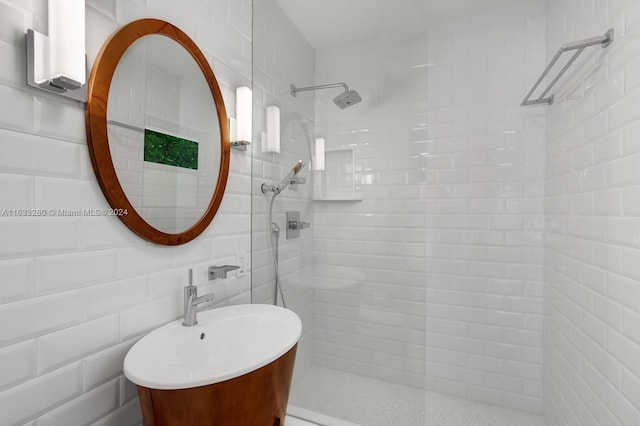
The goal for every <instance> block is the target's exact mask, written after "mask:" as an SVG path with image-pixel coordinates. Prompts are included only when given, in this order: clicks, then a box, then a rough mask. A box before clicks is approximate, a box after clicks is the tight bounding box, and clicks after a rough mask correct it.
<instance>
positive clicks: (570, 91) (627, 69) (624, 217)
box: [544, 0, 640, 426]
mask: <svg viewBox="0 0 640 426" xmlns="http://www.w3.org/2000/svg"><path fill="white" fill-rule="evenodd" d="M638 6H639V3H638V2H637V1H635V0H622V1H613V0H601V1H594V2H583V1H577V0H565V1H562V2H554V1H549V2H547V14H546V19H547V57H548V58H550V55H553V54H554V53H555V52H556V51H557V49H558V48H559V46H560V45H562V44H564V43H567V42H570V41H575V40H580V39H583V38H588V37H594V36H599V35H602V34H604V32H605V31H606V30H607V29H609V28H614V30H615V41H614V42H613V44H611V46H610V47H608V48H607V49H600V48H591V49H590V50H587V51H585V52H584V53H583V57H582V58H580V59H579V61H578V62H577V63H576V64H575V65H574V70H573V71H570V72H569V74H568V76H567V77H565V78H564V79H563V80H562V81H561V82H560V83H559V86H558V88H557V90H556V91H557V100H556V102H555V104H554V105H552V106H550V107H548V108H547V111H546V117H547V137H546V190H547V191H546V192H547V195H546V206H545V210H546V211H545V214H546V231H545V237H546V238H545V283H546V287H545V318H546V320H545V324H544V395H545V397H544V402H545V404H544V406H545V412H546V414H547V417H548V421H549V424H553V425H558V426H564V425H566V426H569V425H571V426H573V425H577V424H581V425H596V424H597V425H637V424H640V394H639V393H638V389H640V388H639V384H640V339H639V336H638V330H639V329H640V328H639V327H640V324H638V318H639V315H640V284H639V282H638V280H639V279H640V273H639V271H640V269H639V266H638V265H640V234H639V230H640V228H639V227H640V220H639V219H638V212H639V209H638V205H639V201H638V200H640V197H639V196H640V190H639V188H640V174H639V170H640V166H639V164H640V163H639V161H640V156H639V155H638V149H639V148H640V145H639V144H638V141H639V140H640V139H639V138H638V136H639V134H638V129H639V126H638V125H639V124H640V112H639V111H640V90H639V87H638V75H639V74H638V71H639V70H638V65H639V64H640V59H639V57H638V53H637V52H638V49H639V48H640V41H639V38H638V36H639V35H640V25H639V24H640V8H639V7H638ZM577 11H579V13H576V12H577Z"/></svg>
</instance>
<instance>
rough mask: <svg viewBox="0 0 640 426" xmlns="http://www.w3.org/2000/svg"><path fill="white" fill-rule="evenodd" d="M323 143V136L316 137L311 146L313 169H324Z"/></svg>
mask: <svg viewBox="0 0 640 426" xmlns="http://www.w3.org/2000/svg"><path fill="white" fill-rule="evenodd" d="M324 144H325V142H324V138H316V143H315V146H314V147H313V154H314V161H313V170H317V171H324Z"/></svg>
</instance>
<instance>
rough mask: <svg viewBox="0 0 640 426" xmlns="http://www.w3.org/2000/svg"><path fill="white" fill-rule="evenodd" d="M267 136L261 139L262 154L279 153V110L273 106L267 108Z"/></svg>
mask: <svg viewBox="0 0 640 426" xmlns="http://www.w3.org/2000/svg"><path fill="white" fill-rule="evenodd" d="M266 128H267V135H266V138H264V139H263V141H262V142H263V144H262V152H276V153H279V152H280V108H278V107H277V106H275V105H270V106H268V107H267V112H266Z"/></svg>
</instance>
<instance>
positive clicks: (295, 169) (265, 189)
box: [260, 160, 304, 194]
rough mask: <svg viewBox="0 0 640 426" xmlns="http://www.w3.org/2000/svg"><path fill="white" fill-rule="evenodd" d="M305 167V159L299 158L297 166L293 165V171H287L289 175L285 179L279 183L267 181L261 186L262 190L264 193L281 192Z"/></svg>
mask: <svg viewBox="0 0 640 426" xmlns="http://www.w3.org/2000/svg"><path fill="white" fill-rule="evenodd" d="M303 167H304V161H302V160H298V162H297V163H296V165H295V166H293V169H291V171H290V172H289V173H287V175H286V176H285V177H284V179H282V181H280V184H279V185H277V186H276V185H267V184H266V183H263V184H262V186H261V187H260V189H261V190H262V193H263V194H265V193H267V192H274V193H275V194H279V193H281V192H282V191H284V189H285V188H286V187H287V186H289V184H290V183H291V180H292V179H293V178H294V177H295V176H296V175H297V174H298V173H299V172H300V170H302V168H303Z"/></svg>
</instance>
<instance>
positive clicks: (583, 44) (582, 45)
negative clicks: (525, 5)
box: [520, 28, 613, 106]
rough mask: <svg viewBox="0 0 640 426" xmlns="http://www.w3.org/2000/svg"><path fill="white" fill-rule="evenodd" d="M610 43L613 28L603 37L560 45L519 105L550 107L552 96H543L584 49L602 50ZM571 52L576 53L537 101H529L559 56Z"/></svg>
mask: <svg viewBox="0 0 640 426" xmlns="http://www.w3.org/2000/svg"><path fill="white" fill-rule="evenodd" d="M612 41H613V28H610V29H609V30H608V31H607V32H606V33H604V35H602V36H600V37H593V38H588V39H586V40H580V41H575V42H573V43H567V44H564V45H562V46H561V47H560V50H558V53H556V55H555V56H554V57H553V59H552V60H551V62H550V63H549V65H547V68H545V70H544V72H543V73H542V75H541V76H540V78H539V79H538V81H536V84H534V85H533V88H532V89H531V90H530V91H529V93H528V94H527V96H525V98H524V100H523V101H522V103H521V104H520V105H522V106H526V105H536V104H548V105H551V104H552V103H553V101H554V95H551V96H549V97H545V96H547V94H548V93H549V92H550V91H551V89H552V88H553V86H554V85H555V84H556V83H557V82H558V80H560V77H562V75H563V74H564V73H565V72H566V71H567V70H568V69H569V67H570V66H571V65H573V63H574V62H575V61H576V59H578V56H580V54H581V53H582V52H583V51H584V49H586V48H587V47H591V46H597V45H601V46H602V47H603V48H605V47H607V46H609V45H610V44H611V42H612ZM571 50H575V51H576V52H575V53H574V54H573V56H572V57H571V59H569V61H568V62H567V63H566V65H565V66H564V67H563V68H562V69H561V70H560V72H559V73H558V75H557V76H556V77H555V78H554V79H553V81H551V83H550V84H549V85H548V86H547V88H546V89H545V90H544V91H543V92H542V94H540V96H539V97H538V99H534V100H530V99H529V98H531V95H533V92H535V91H536V89H537V88H538V86H540V83H542V81H543V80H544V78H545V77H546V76H547V74H548V73H549V71H551V68H553V66H554V65H555V64H556V62H558V59H560V56H562V54H563V53H564V52H568V51H571Z"/></svg>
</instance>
